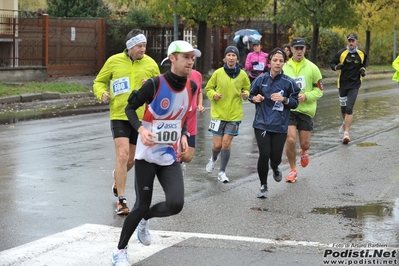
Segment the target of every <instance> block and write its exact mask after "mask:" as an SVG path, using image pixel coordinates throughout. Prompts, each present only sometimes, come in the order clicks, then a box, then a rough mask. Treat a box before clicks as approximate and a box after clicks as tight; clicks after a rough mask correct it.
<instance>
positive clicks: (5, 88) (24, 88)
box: [0, 82, 91, 97]
mask: <svg viewBox="0 0 399 266" xmlns="http://www.w3.org/2000/svg"><path fill="white" fill-rule="evenodd" d="M90 91H91V88H88V87H86V86H84V85H81V84H75V83H47V82H44V83H40V82H27V83H23V84H5V83H0V97H7V96H12V95H21V94H26V93H43V92H58V93H74V92H90Z"/></svg>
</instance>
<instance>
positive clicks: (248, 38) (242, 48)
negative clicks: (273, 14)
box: [233, 29, 262, 68]
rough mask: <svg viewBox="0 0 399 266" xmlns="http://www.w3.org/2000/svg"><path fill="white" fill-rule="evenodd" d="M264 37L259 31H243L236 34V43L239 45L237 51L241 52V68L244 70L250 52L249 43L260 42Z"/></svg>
mask: <svg viewBox="0 0 399 266" xmlns="http://www.w3.org/2000/svg"><path fill="white" fill-rule="evenodd" d="M261 38H262V35H261V34H260V33H259V31H257V30H253V29H241V30H238V31H236V32H235V37H234V39H233V40H234V41H235V42H236V43H237V49H238V51H239V57H240V58H239V63H240V65H241V68H244V65H245V61H246V57H247V54H248V52H249V42H253V41H255V40H258V41H260V39H261Z"/></svg>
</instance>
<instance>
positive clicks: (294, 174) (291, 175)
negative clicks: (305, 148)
mask: <svg viewBox="0 0 399 266" xmlns="http://www.w3.org/2000/svg"><path fill="white" fill-rule="evenodd" d="M297 175H298V173H297V171H296V170H291V171H290V173H289V174H288V175H287V177H286V178H285V182H290V183H294V182H295V181H296V177H297Z"/></svg>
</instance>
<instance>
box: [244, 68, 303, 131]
mask: <svg viewBox="0 0 399 266" xmlns="http://www.w3.org/2000/svg"><path fill="white" fill-rule="evenodd" d="M299 91H300V89H299V87H298V85H297V84H296V83H295V80H294V79H292V78H290V77H288V76H287V75H285V74H284V73H283V72H281V73H280V74H278V75H276V76H275V77H274V78H272V77H271V76H270V74H269V73H266V74H264V75H262V76H261V77H259V78H257V79H255V81H254V82H253V83H252V86H251V91H250V92H249V98H248V100H249V101H250V102H252V103H254V102H253V101H252V98H253V97H254V96H256V95H258V94H261V95H262V96H263V97H265V99H264V100H263V101H262V102H260V103H254V104H255V106H256V112H255V118H254V122H253V125H252V126H253V128H256V129H260V130H265V131H270V132H274V133H287V129H288V122H289V120H290V119H289V118H290V109H294V108H296V107H297V106H298V93H299ZM273 93H280V94H282V96H284V97H285V98H287V102H286V104H283V103H281V102H275V101H272V100H271V99H270V98H271V95H272V94H273ZM276 103H277V104H283V110H282V111H279V110H275V109H274V108H273V107H274V106H275V104H276Z"/></svg>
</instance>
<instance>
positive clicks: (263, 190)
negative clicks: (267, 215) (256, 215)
mask: <svg viewBox="0 0 399 266" xmlns="http://www.w3.org/2000/svg"><path fill="white" fill-rule="evenodd" d="M266 193H267V187H266V185H262V186H261V187H260V189H259V192H258V196H257V197H258V198H260V199H265V198H267V195H266Z"/></svg>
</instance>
